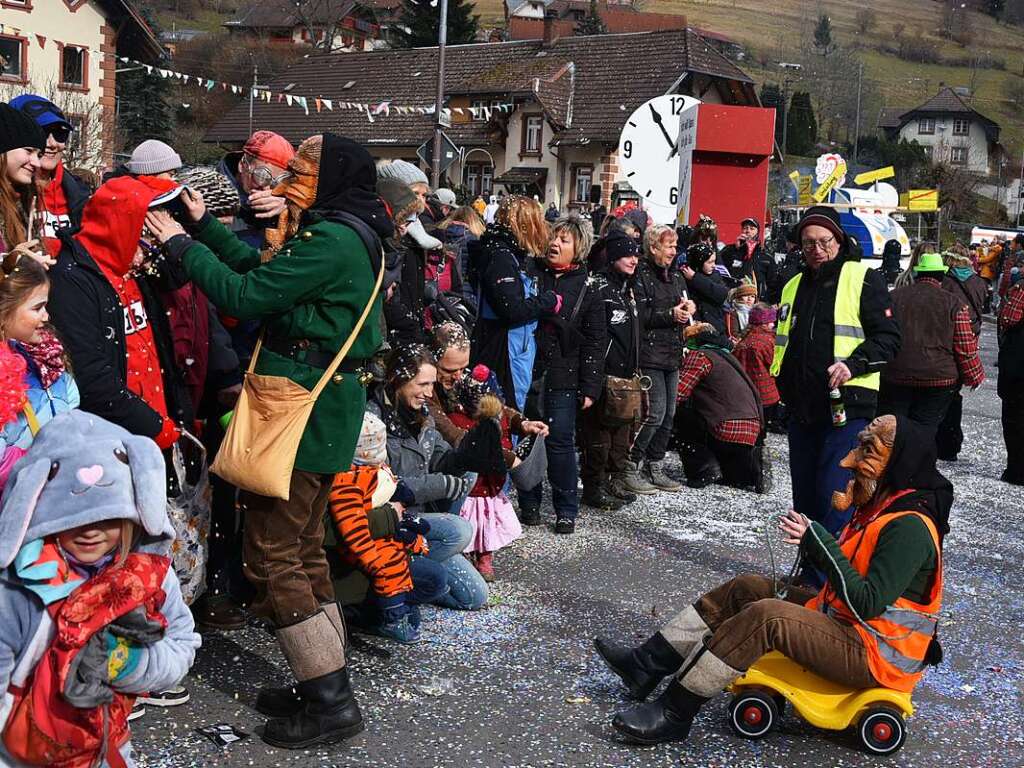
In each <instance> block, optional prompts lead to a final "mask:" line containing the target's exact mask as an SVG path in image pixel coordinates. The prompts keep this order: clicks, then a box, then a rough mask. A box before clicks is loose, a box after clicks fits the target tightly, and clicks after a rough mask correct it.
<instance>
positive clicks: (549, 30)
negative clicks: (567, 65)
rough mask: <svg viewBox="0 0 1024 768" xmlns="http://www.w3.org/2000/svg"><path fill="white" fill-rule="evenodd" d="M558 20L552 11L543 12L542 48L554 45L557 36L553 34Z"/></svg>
mask: <svg viewBox="0 0 1024 768" xmlns="http://www.w3.org/2000/svg"><path fill="white" fill-rule="evenodd" d="M557 20H558V14H557V13H555V12H554V11H545V12H544V40H543V46H542V47H544V48H550V47H551V46H552V45H554V44H555V41H556V40H557V39H558V35H557V34H556V32H555V22H556V21H557Z"/></svg>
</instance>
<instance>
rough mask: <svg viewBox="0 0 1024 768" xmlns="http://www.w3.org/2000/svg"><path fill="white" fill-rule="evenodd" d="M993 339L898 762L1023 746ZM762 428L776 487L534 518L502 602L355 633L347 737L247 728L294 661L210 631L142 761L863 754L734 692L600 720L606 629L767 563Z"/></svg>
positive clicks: (726, 762)
mask: <svg viewBox="0 0 1024 768" xmlns="http://www.w3.org/2000/svg"><path fill="white" fill-rule="evenodd" d="M983 350H984V357H985V360H986V363H987V365H988V366H989V368H988V373H989V375H990V376H991V377H992V378H991V379H990V380H989V381H987V382H986V383H985V384H984V385H983V387H982V388H981V389H980V390H979V391H978V392H976V393H973V394H968V395H967V396H966V398H965V406H964V422H965V424H964V426H965V431H966V433H967V444H966V446H965V450H964V452H963V453H962V454H961V458H960V461H959V462H958V463H956V464H944V465H942V466H941V469H942V470H943V471H944V472H946V473H947V474H948V475H949V476H950V478H951V479H952V480H953V482H954V484H955V486H956V492H957V496H956V505H955V507H954V510H953V515H952V521H951V522H952V528H953V530H952V533H951V534H950V535H949V536H948V538H947V539H946V549H945V554H946V571H945V574H946V593H945V610H944V620H943V624H942V628H941V631H940V637H941V640H942V644H943V647H944V649H945V653H946V661H945V663H944V664H943V665H942V666H940V667H939V668H938V669H936V670H933V671H931V672H930V673H929V674H928V676H927V677H926V678H925V680H924V682H923V683H922V684H921V685H920V686H919V688H918V690H917V692H916V694H915V704H916V706H917V707H918V713H917V714H916V715H915V716H914V717H913V718H912V719H911V721H910V724H909V737H908V740H907V744H906V746H905V747H904V748H903V750H902V751H901V752H900V753H898V755H896V756H895V757H894V758H892V759H890V760H888V761H885V762H886V764H889V765H895V766H938V765H942V766H944V768H953V767H954V766H965V767H968V766H969V767H971V768H975V767H977V766H1006V768H1011V767H1017V766H1020V765H1022V764H1024V682H1022V681H1024V642H1022V640H1021V627H1022V626H1024V598H1022V589H1021V575H1020V574H1021V569H1020V563H1021V562H1022V560H1024V544H1022V539H1024V537H1022V535H1021V531H1020V527H1019V521H1020V520H1021V517H1022V511H1024V492H1022V489H1019V488H1014V487H1012V486H1008V485H1005V484H1003V483H1001V482H999V480H998V476H999V473H1000V471H1001V470H1002V467H1003V460H1004V454H1003V445H1002V438H1001V432H1000V425H999V400H998V398H997V397H996V394H995V378H994V376H995V370H994V368H992V367H991V364H992V362H993V360H994V357H995V333H994V326H992V325H986V326H985V333H984V338H983ZM771 447H772V450H773V453H774V456H775V467H776V472H775V478H776V489H775V491H774V493H773V494H772V495H770V496H755V495H751V494H744V493H739V492H736V491H732V490H727V489H721V488H713V489H709V490H705V491H690V490H686V491H684V492H682V493H679V494H674V495H670V494H662V495H659V496H657V497H653V501H643V502H641V503H638V504H635V505H632V506H631V507H629V508H627V509H626V510H624V511H622V512H620V513H616V514H596V513H593V512H589V511H586V510H585V511H584V514H583V516H582V518H581V520H580V523H579V526H578V533H577V534H576V535H575V536H572V537H555V536H554V535H553V534H552V533H550V532H549V531H548V530H538V529H531V530H529V531H528V532H527V534H526V536H525V537H524V539H522V540H520V541H518V542H516V544H515V545H514V546H513V547H512V548H511V549H509V550H507V551H503V552H501V553H500V555H499V556H498V557H497V558H496V566H497V569H498V571H499V581H498V582H497V583H496V584H495V586H494V599H493V606H492V607H491V608H489V609H488V610H485V611H482V612H479V613H475V614H460V613H453V612H449V611H433V610H431V611H427V612H426V613H425V621H424V629H425V632H424V642H423V643H421V644H419V645H417V646H412V647H402V646H398V645H396V644H391V643H387V642H386V641H383V640H377V639H374V640H373V642H374V643H377V644H379V645H381V646H383V647H387V648H388V649H389V650H390V651H392V653H393V656H392V658H391V659H390V660H382V659H379V658H375V657H373V656H370V655H367V654H365V653H359V652H355V653H353V655H352V659H351V665H352V676H353V681H354V686H355V689H356V692H357V695H358V697H359V702H360V705H361V706H362V708H363V712H364V715H365V717H366V721H367V729H366V731H365V732H364V733H363V734H362V735H360V736H358V737H356V738H355V739H353V740H351V741H350V742H348V743H346V744H343V745H339V746H336V747H333V748H331V749H324V750H316V751H307V752H301V751H300V752H288V751H284V750H274V749H270V748H268V747H266V746H265V745H264V744H263V743H262V742H261V741H260V740H259V738H258V737H257V736H256V735H255V733H254V730H255V729H256V728H257V727H258V726H259V725H260V723H261V718H260V716H259V715H258V714H257V713H256V712H255V711H254V710H253V709H252V702H253V700H254V697H255V693H256V690H257V688H258V687H259V686H261V685H265V684H275V683H276V684H282V683H284V682H285V681H286V680H287V679H288V678H287V667H286V665H285V664H284V660H283V658H282V657H281V655H280V653H279V652H278V651H277V649H276V646H275V643H274V641H273V640H272V638H270V636H268V635H266V634H264V633H261V632H259V631H257V630H253V629H249V630H246V631H243V632H238V633H231V634H224V635H218V634H210V635H208V636H206V637H205V638H204V647H203V649H202V650H201V651H200V655H199V657H198V660H197V663H196V665H195V667H194V668H193V670H192V675H191V676H190V678H189V679H188V681H187V684H188V685H189V686H190V688H191V690H192V693H193V699H192V702H191V703H190V704H189V705H187V706H185V707H180V708H177V709H173V710H169V711H166V712H159V711H154V710H152V709H151V710H150V713H149V714H147V715H146V717H144V718H143V719H142V720H140V721H138V722H137V723H136V724H135V725H134V728H133V730H134V731H135V734H136V736H135V745H136V750H137V752H138V753H139V754H138V759H139V763H140V765H141V766H146V767H152V766H200V765H209V766H213V765H225V766H277V765H281V766H296V767H300V766H301V767H305V766H353V767H359V768H362V767H366V768H370V767H373V768H379V767H383V766H403V767H405V768H429V767H431V766H453V767H454V766H458V767H460V768H462V767H466V768H468V767H470V766H487V767H488V768H492V767H493V768H498V767H501V768H526V767H527V766H530V767H539V766H593V767H595V768H596V767H598V766H615V767H616V768H619V767H623V768H625V767H626V766H630V767H633V766H635V767H636V768H640V767H641V766H644V767H647V766H651V767H653V766H816V767H818V768H820V767H823V766H846V765H850V766H852V765H857V766H863V765H867V764H870V762H871V760H872V758H869V757H867V756H865V755H864V754H863V753H861V752H859V751H857V750H856V749H855V745H854V742H853V739H852V737H851V736H850V735H849V734H840V733H826V732H822V731H818V730H816V729H814V728H812V727H810V726H808V725H806V724H805V723H803V722H802V721H800V720H799V719H798V718H796V717H795V716H794V715H793V714H792V713H791V711H790V713H788V714H787V715H786V716H785V718H784V721H783V724H782V729H781V731H780V732H777V733H775V734H773V735H772V736H771V737H769V738H768V739H766V740H764V741H760V742H747V741H743V740H741V739H739V738H737V737H735V736H733V735H732V733H731V731H730V730H729V728H728V726H727V725H726V722H725V705H726V703H727V701H728V697H726V696H722V697H719V698H718V699H717V700H715V701H714V702H712V703H711V704H710V705H708V706H707V707H705V709H704V711H703V712H702V714H701V715H700V717H699V718H698V720H697V722H696V724H695V726H694V732H693V734H692V736H691V738H690V741H689V742H688V743H686V744H684V745H672V746H662V747H656V748H636V747H629V746H626V745H624V744H622V743H620V742H619V741H617V740H616V738H615V737H614V736H613V731H612V729H611V727H610V725H609V723H610V719H611V716H612V714H613V713H614V712H615V711H616V710H617V709H619V708H621V707H623V706H624V705H626V703H627V702H626V699H625V697H624V692H623V690H622V688H621V687H620V686H619V685H618V684H617V680H616V678H614V677H613V676H612V675H611V674H610V673H609V672H607V671H605V669H604V667H603V666H602V664H601V663H600V662H599V660H598V659H597V657H596V656H595V654H594V653H593V652H592V650H591V645H590V643H591V639H592V638H593V637H594V636H595V635H597V634H607V635H612V636H617V637H621V638H628V639H640V638H642V637H644V636H646V635H647V634H648V633H650V632H651V631H652V630H654V629H656V628H657V627H658V626H659V624H660V623H661V622H663V621H664V620H665V619H666V618H667V617H668V616H669V615H670V614H671V612H672V611H673V610H674V609H677V608H679V607H681V606H682V605H683V604H684V602H685V601H686V600H688V599H691V598H692V597H694V596H695V595H696V594H698V593H699V592H701V591H702V590H703V589H705V588H707V587H709V586H712V585H714V584H716V583H718V582H720V581H722V580H724V579H725V578H728V577H729V576H730V575H733V574H735V573H737V572H743V571H757V572H765V573H766V572H768V569H769V557H768V551H767V548H766V546H765V540H764V533H763V528H764V525H765V521H766V519H767V517H768V516H769V515H774V514H776V513H778V512H780V511H782V510H784V509H785V507H786V504H787V497H788V494H789V481H788V474H787V472H786V455H785V453H786V447H785V441H784V439H780V438H778V437H774V436H773V437H772V441H771ZM773 539H774V526H773ZM775 540H776V541H777V539H775ZM776 555H777V558H778V559H779V560H780V561H781V564H780V569H782V570H788V567H789V564H790V562H791V560H792V551H791V550H789V549H785V550H784V549H783V547H782V546H781V545H779V546H777V547H776ZM218 722H226V723H230V724H232V725H234V726H236V727H237V728H239V729H241V730H244V731H247V732H249V733H251V734H253V735H251V736H250V737H249V738H248V739H246V740H245V741H242V742H240V743H236V744H234V745H232V746H230V747H228V748H226V749H224V750H221V749H219V748H217V747H215V746H213V745H212V744H211V743H210V742H209V741H207V740H206V739H204V738H202V737H201V736H199V735H197V734H196V733H195V732H194V729H195V728H197V727H199V726H202V725H210V724H214V723H218Z"/></svg>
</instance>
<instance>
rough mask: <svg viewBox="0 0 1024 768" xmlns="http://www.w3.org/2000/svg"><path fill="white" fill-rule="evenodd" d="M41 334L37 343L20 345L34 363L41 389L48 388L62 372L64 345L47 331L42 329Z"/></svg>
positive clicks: (63, 366) (63, 368)
mask: <svg viewBox="0 0 1024 768" xmlns="http://www.w3.org/2000/svg"><path fill="white" fill-rule="evenodd" d="M41 335H42V337H43V340H42V341H40V342H39V343H38V344H21V345H20V346H21V348H22V349H23V350H24V351H25V353H26V354H27V355H28V356H29V358H31V360H32V362H33V363H35V365H36V368H37V369H38V371H39V381H40V382H41V383H42V385H43V389H49V388H50V387H51V386H53V384H54V382H56V381H57V379H59V378H60V377H61V375H62V374H63V373H64V370H65V361H64V345H63V344H61V343H60V339H58V338H57V337H56V336H54V335H53V334H52V333H50V332H49V331H43V333H42V334H41Z"/></svg>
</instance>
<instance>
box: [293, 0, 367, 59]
mask: <svg viewBox="0 0 1024 768" xmlns="http://www.w3.org/2000/svg"><path fill="white" fill-rule="evenodd" d="M292 8H293V11H294V13H295V17H296V19H297V20H298V22H299V24H300V25H301V26H302V28H303V29H304V30H305V31H306V34H307V36H308V37H309V44H310V45H312V46H313V47H314V48H316V49H318V50H320V51H323V52H324V53H331V52H332V51H336V50H338V49H340V48H342V47H344V46H343V45H342V44H341V43H340V42H339V40H340V38H341V34H342V29H343V22H344V21H345V18H346V17H347V16H348V15H349V14H350V13H351V12H352V5H351V4H350V3H348V2H345V0H294V1H293V3H292Z"/></svg>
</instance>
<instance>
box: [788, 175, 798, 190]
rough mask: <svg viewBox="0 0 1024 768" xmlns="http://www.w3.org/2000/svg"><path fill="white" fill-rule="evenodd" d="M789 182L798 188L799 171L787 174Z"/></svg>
mask: <svg viewBox="0 0 1024 768" xmlns="http://www.w3.org/2000/svg"><path fill="white" fill-rule="evenodd" d="M789 180H790V181H792V182H793V186H794V187H796V188H797V189H799V188H800V171H793V172H792V173H791V174H789Z"/></svg>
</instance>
